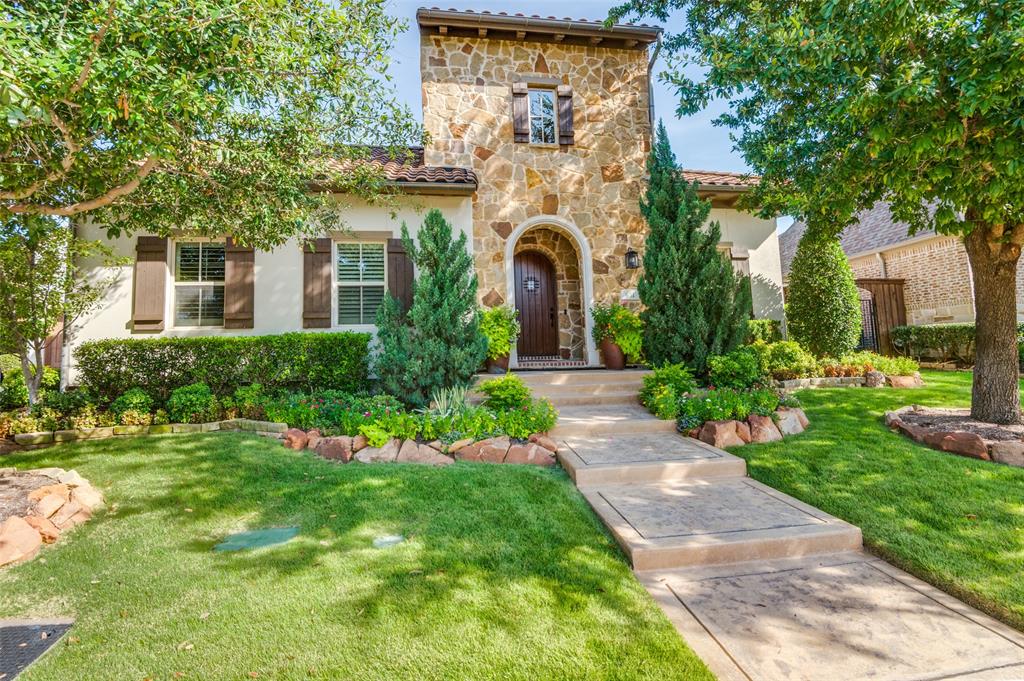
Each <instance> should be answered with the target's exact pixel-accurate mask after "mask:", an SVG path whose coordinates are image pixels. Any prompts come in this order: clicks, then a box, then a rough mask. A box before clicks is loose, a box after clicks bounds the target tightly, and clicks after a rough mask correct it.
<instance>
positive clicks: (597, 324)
mask: <svg viewBox="0 0 1024 681" xmlns="http://www.w3.org/2000/svg"><path fill="white" fill-rule="evenodd" d="M590 313H591V314H592V315H593V317H594V331H593V336H594V342H595V343H597V345H598V347H599V348H600V349H601V357H602V359H603V360H604V366H605V368H606V369H616V370H618V369H624V368H625V367H626V360H627V359H629V360H630V361H631V362H638V361H639V360H640V356H641V354H642V349H643V329H644V324H643V322H642V321H640V316H639V315H637V313H635V312H633V311H632V310H630V309H629V308H627V307H625V306H623V305H620V304H619V303H612V304H610V305H603V304H600V303H599V304H597V305H595V306H594V307H592V308H591V309H590Z"/></svg>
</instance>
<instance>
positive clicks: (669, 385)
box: [640, 364, 697, 419]
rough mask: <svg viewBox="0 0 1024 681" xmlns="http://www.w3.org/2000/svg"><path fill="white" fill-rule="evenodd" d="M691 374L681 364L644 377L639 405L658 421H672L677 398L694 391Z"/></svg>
mask: <svg viewBox="0 0 1024 681" xmlns="http://www.w3.org/2000/svg"><path fill="white" fill-rule="evenodd" d="M696 388H697V381H696V380H694V378H693V373H692V372H691V371H690V370H689V369H688V368H687V367H686V366H684V365H682V364H666V365H665V366H662V367H658V368H656V369H655V370H654V371H653V372H652V373H650V374H648V375H646V376H644V378H643V387H642V388H640V403H641V404H643V405H644V406H645V407H647V409H648V410H649V411H650V412H651V413H652V414H654V415H655V416H657V417H658V418H659V419H674V418H675V417H676V415H677V414H678V411H679V406H678V405H679V398H680V397H682V396H683V395H685V394H686V393H688V392H691V391H693V390H696Z"/></svg>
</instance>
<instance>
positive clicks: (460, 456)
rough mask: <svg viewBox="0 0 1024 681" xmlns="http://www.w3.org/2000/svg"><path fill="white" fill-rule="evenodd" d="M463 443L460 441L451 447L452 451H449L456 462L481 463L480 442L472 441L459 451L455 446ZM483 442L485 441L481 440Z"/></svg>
mask: <svg viewBox="0 0 1024 681" xmlns="http://www.w3.org/2000/svg"><path fill="white" fill-rule="evenodd" d="M461 442H463V441H462V440H459V441H458V442H456V443H454V444H453V445H452V446H451V449H450V450H449V451H451V453H452V454H453V455H454V456H455V460H456V461H473V462H479V461H480V442H473V441H471V440H470V441H469V443H468V444H464V445H462V446H461V447H459V448H458V449H456V448H455V445H457V444H459V443H461ZM481 442H483V440H481Z"/></svg>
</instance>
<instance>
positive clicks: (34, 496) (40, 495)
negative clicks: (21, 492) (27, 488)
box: [28, 483, 71, 501]
mask: <svg viewBox="0 0 1024 681" xmlns="http://www.w3.org/2000/svg"><path fill="white" fill-rule="evenodd" d="M51 494H56V495H57V496H59V497H61V498H63V499H64V501H67V500H68V499H70V498H71V488H69V487H68V486H67V485H65V484H62V483H57V484H56V485H43V486H42V487H37V488H35V489H34V490H32V491H31V492H29V493H28V500H29V501H41V500H43V499H44V498H46V497H48V496H50V495H51Z"/></svg>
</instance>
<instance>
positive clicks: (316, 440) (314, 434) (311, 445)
mask: <svg viewBox="0 0 1024 681" xmlns="http://www.w3.org/2000/svg"><path fill="white" fill-rule="evenodd" d="M322 438H323V435H321V434H320V431H319V430H318V429H317V428H313V429H312V430H310V431H308V432H307V433H306V449H314V450H315V449H316V446H317V445H318V444H320V440H321V439H322Z"/></svg>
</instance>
